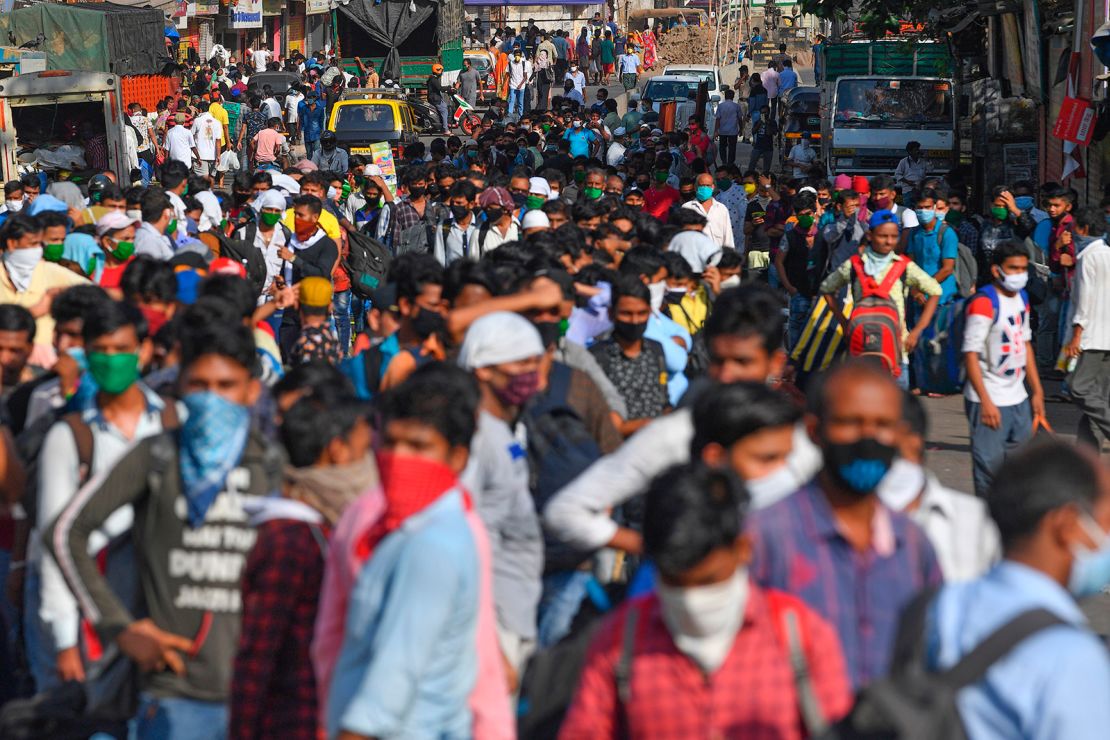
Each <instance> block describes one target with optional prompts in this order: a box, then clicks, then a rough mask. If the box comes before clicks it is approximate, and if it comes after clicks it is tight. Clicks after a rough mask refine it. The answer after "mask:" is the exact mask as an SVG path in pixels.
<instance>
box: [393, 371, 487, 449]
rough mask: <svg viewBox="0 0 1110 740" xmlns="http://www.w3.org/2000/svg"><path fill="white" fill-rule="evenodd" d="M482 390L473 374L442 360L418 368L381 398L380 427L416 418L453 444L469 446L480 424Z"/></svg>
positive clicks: (416, 420) (455, 445) (454, 445)
mask: <svg viewBox="0 0 1110 740" xmlns="http://www.w3.org/2000/svg"><path fill="white" fill-rule="evenodd" d="M479 399H480V393H479V391H478V381H477V380H476V379H475V378H474V375H473V374H472V373H468V372H466V371H465V370H463V369H462V368H460V367H457V366H455V365H450V364H447V363H443V362H434V363H430V364H428V365H425V366H424V367H421V368H419V369H417V370H416V372H414V373H413V374H412V375H410V376H409V377H408V379H407V380H405V382H404V383H401V384H400V385H399V386H397V387H396V388H393V389H391V390H388V391H386V392H385V393H383V394H382V395H381V396H380V397H379V399H378V404H377V407H378V412H379V414H380V428H381V429H383V430H384V428H385V426H386V425H387V424H388V423H389V422H391V421H399V420H406V421H409V420H411V421H415V422H418V423H420V424H424V425H426V426H430V427H432V428H433V429H435V430H436V431H437V432H439V434H440V435H441V436H442V437H443V438H444V439H446V440H447V444H449V445H450V446H451V447H469V446H470V440H471V439H472V438H473V437H474V431H475V428H476V426H477V412H478V402H479Z"/></svg>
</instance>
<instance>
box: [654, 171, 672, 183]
mask: <svg viewBox="0 0 1110 740" xmlns="http://www.w3.org/2000/svg"><path fill="white" fill-rule="evenodd" d="M669 176H670V173H669V172H667V171H666V170H656V172H655V181H656V182H666V181H667V177H669Z"/></svg>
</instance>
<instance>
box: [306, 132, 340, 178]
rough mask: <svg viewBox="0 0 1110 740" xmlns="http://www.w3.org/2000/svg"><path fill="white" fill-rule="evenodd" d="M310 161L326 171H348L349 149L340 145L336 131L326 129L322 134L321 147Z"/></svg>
mask: <svg viewBox="0 0 1110 740" xmlns="http://www.w3.org/2000/svg"><path fill="white" fill-rule="evenodd" d="M309 161H310V162H312V163H313V164H314V165H316V166H317V167H319V168H320V169H321V170H324V171H325V172H346V171H347V150H346V149H342V148H341V147H340V146H339V139H337V138H336V136H335V132H334V131H325V132H324V133H322V134H320V148H319V149H317V150H316V151H315V152H313V153H312V157H311V158H310V159H309Z"/></svg>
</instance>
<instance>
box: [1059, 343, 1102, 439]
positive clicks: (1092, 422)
mask: <svg viewBox="0 0 1110 740" xmlns="http://www.w3.org/2000/svg"><path fill="white" fill-rule="evenodd" d="M1068 390H1070V391H1071V397H1072V400H1074V401H1075V404H1076V405H1077V406H1078V407H1079V410H1080V411H1082V412H1083V418H1082V419H1080V420H1079V430H1078V433H1077V435H1076V436H1077V438H1078V439H1079V441H1080V442H1087V443H1088V444H1090V445H1092V446H1093V447H1094V448H1095V449H1098V448H1099V446H1100V445H1101V444H1102V441H1103V440H1105V439H1110V352H1107V351H1104V350H1097V349H1088V350H1084V351H1083V354H1081V355H1079V360H1078V362H1076V364H1075V370H1074V371H1073V372H1072V373H1071V375H1069V376H1068Z"/></svg>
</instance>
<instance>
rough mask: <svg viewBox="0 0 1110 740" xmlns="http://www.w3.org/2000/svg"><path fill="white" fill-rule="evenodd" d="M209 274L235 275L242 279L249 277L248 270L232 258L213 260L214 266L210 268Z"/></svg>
mask: <svg viewBox="0 0 1110 740" xmlns="http://www.w3.org/2000/svg"><path fill="white" fill-rule="evenodd" d="M208 272H209V273H211V274H212V275H235V276H237V277H241V278H245V277H246V276H247V268H245V267H243V264H242V263H241V262H236V261H235V260H233V259H231V258H230V257H217V258H216V259H214V260H212V264H210V265H209V266H208Z"/></svg>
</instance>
